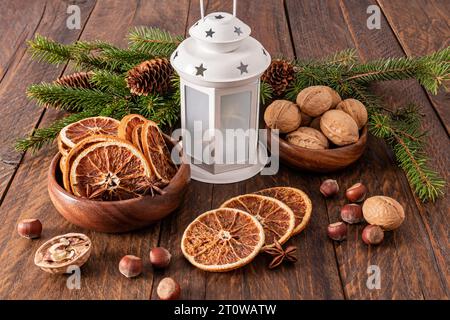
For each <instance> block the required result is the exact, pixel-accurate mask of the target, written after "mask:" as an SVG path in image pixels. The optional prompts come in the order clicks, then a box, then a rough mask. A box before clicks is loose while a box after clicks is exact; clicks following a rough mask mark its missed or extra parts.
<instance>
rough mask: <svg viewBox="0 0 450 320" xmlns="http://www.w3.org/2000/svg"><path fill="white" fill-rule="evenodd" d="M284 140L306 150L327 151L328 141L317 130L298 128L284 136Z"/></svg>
mask: <svg viewBox="0 0 450 320" xmlns="http://www.w3.org/2000/svg"><path fill="white" fill-rule="evenodd" d="M286 140H287V141H288V142H289V143H292V144H294V145H296V146H299V147H303V148H307V149H316V150H317V149H328V140H327V138H326V137H325V136H324V135H323V134H322V132H320V131H319V130H316V129H313V128H309V127H300V128H298V129H297V130H295V131H294V132H291V133H289V134H288V135H287V136H286Z"/></svg>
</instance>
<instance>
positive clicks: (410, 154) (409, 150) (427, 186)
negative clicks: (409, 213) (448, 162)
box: [369, 109, 445, 201]
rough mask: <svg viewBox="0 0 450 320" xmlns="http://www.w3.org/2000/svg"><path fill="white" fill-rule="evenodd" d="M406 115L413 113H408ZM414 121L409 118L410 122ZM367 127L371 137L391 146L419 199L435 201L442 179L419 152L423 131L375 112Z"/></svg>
mask: <svg viewBox="0 0 450 320" xmlns="http://www.w3.org/2000/svg"><path fill="white" fill-rule="evenodd" d="M409 110H411V109H409ZM408 117H411V118H414V117H415V116H412V114H409V115H408ZM416 121H417V120H411V119H410V120H409V122H410V123H411V122H416ZM369 128H370V131H371V133H372V134H373V135H374V136H376V137H379V138H382V139H385V140H386V141H387V142H388V143H389V144H390V145H391V146H392V149H393V151H394V155H395V158H396V160H397V162H398V164H399V166H400V167H401V168H402V169H403V170H404V172H405V174H406V177H407V179H408V181H409V183H410V185H411V188H412V189H413V190H414V191H415V193H416V194H417V195H418V196H419V198H420V199H421V200H422V201H427V200H431V201H434V200H436V198H437V197H439V196H440V195H442V194H443V193H444V191H443V190H444V186H445V181H444V180H443V179H442V178H441V177H439V175H438V174H437V173H436V172H435V171H433V170H431V169H430V168H429V167H428V165H427V156H426V154H425V153H424V152H423V151H422V150H423V144H424V141H423V138H424V133H423V132H421V131H420V129H419V128H418V127H415V126H407V125H406V124H405V122H403V121H398V120H397V121H396V120H392V118H391V116H390V115H388V114H383V113H374V114H372V115H371V117H370V127H369Z"/></svg>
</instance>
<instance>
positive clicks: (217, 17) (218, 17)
mask: <svg viewBox="0 0 450 320" xmlns="http://www.w3.org/2000/svg"><path fill="white" fill-rule="evenodd" d="M214 17H215V18H216V19H223V18H225V17H224V16H223V15H221V14H219V15H218V16H214Z"/></svg>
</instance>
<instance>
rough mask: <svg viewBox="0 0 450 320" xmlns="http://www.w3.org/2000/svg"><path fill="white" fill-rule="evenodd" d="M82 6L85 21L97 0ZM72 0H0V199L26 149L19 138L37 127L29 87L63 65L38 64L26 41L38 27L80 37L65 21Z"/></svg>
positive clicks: (64, 38)
mask: <svg viewBox="0 0 450 320" xmlns="http://www.w3.org/2000/svg"><path fill="white" fill-rule="evenodd" d="M74 3H75V4H77V5H79V7H80V10H81V12H82V15H81V25H82V26H83V25H84V23H85V22H86V19H87V17H88V16H89V14H90V12H91V10H92V8H93V7H94V1H74ZM66 11H67V4H65V3H64V2H61V1H57V0H54V1H53V0H51V1H50V0H49V1H43V0H39V1H32V2H30V1H26V0H21V1H2V2H1V4H0V12H1V13H0V14H1V19H0V21H1V22H0V41H1V43H2V44H3V45H1V49H0V66H1V67H0V68H2V70H0V104H1V106H2V117H1V118H2V125H1V126H0V141H1V143H0V202H1V200H2V199H3V196H4V192H5V190H6V189H7V187H8V186H9V183H10V181H11V178H12V176H13V175H14V173H15V172H16V169H17V167H18V165H19V163H20V161H21V159H22V156H23V154H22V153H18V152H16V151H15V150H14V143H15V141H16V140H17V139H18V138H21V137H23V136H24V135H25V134H27V133H28V132H30V131H31V130H32V129H34V128H35V126H36V124H37V123H38V121H39V119H40V116H41V114H42V109H40V108H36V107H35V106H34V104H33V103H31V102H30V101H29V100H28V99H27V97H26V94H25V92H26V88H27V87H28V86H29V85H30V84H32V83H39V82H41V81H51V80H53V79H55V78H56V77H58V76H59V75H60V74H61V72H62V70H63V69H64V66H63V65H61V66H59V67H55V66H50V65H47V64H44V63H42V64H39V63H36V61H33V60H31V58H30V55H29V54H26V49H27V45H26V42H25V41H27V40H29V39H32V38H34V35H35V34H36V33H39V34H45V35H47V36H49V37H52V38H53V39H55V40H56V41H61V42H65V43H67V42H70V41H75V40H77V39H78V37H79V36H80V33H81V30H69V29H68V28H67V27H66V19H67V14H66Z"/></svg>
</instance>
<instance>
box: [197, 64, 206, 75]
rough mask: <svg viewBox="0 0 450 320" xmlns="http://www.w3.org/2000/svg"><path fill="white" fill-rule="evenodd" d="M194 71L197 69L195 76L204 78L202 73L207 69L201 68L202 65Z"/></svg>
mask: <svg viewBox="0 0 450 320" xmlns="http://www.w3.org/2000/svg"><path fill="white" fill-rule="evenodd" d="M195 69H197V73H196V74H195V75H196V76H202V77H203V76H204V74H203V73H204V72H205V71H206V70H208V69H206V68H204V67H203V63H202V64H201V65H200V66H199V67H195Z"/></svg>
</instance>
